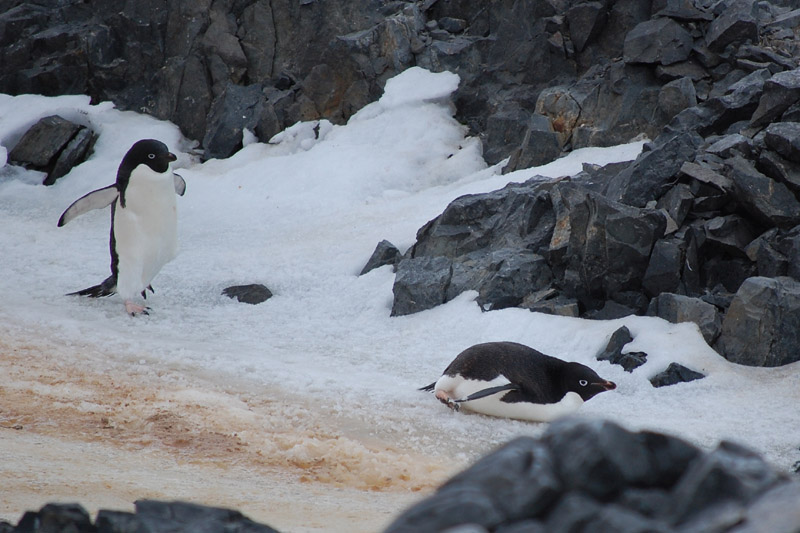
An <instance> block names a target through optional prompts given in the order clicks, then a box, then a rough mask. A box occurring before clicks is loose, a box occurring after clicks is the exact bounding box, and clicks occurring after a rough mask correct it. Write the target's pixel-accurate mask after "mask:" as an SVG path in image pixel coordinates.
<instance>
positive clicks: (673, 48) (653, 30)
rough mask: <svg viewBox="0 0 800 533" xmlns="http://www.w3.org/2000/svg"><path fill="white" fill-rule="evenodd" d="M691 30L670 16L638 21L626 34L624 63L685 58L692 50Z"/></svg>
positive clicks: (674, 61) (674, 60) (666, 63)
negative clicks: (684, 27)
mask: <svg viewBox="0 0 800 533" xmlns="http://www.w3.org/2000/svg"><path fill="white" fill-rule="evenodd" d="M692 44H693V39H692V36H691V34H690V33H689V32H688V31H686V30H685V29H683V27H682V26H681V25H680V24H678V23H677V22H675V21H674V20H672V19H671V18H666V17H665V18H655V19H651V20H647V21H644V22H641V23H639V24H638V25H637V26H636V27H635V28H633V29H632V30H631V31H630V32H629V33H628V35H626V36H625V47H624V59H625V62H626V63H660V64H662V65H671V64H672V63H678V62H679V61H684V60H686V59H687V58H688V57H689V54H690V53H691V52H692Z"/></svg>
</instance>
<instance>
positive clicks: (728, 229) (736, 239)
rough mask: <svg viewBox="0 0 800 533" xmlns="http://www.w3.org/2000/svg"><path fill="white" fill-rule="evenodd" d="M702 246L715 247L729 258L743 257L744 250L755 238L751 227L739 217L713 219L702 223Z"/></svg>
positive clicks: (730, 216) (728, 216)
mask: <svg viewBox="0 0 800 533" xmlns="http://www.w3.org/2000/svg"><path fill="white" fill-rule="evenodd" d="M702 228H703V231H704V233H705V235H704V237H705V240H704V244H705V245H706V246H716V247H718V248H720V249H721V250H723V251H724V252H725V253H727V254H728V255H730V256H736V255H744V248H745V247H746V246H747V245H748V244H750V242H751V241H752V240H753V239H755V238H756V236H757V234H756V232H755V229H754V228H753V226H752V225H751V224H750V223H749V222H747V220H745V219H744V218H742V217H740V216H739V215H726V216H721V217H715V218H712V219H711V220H707V221H705V222H703V223H702Z"/></svg>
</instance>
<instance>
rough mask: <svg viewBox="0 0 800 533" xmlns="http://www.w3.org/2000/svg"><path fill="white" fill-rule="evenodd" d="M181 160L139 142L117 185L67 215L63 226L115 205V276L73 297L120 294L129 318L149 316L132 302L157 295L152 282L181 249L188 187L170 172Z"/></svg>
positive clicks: (130, 152) (127, 158)
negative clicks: (180, 205) (181, 212)
mask: <svg viewBox="0 0 800 533" xmlns="http://www.w3.org/2000/svg"><path fill="white" fill-rule="evenodd" d="M176 159H177V158H176V157H175V155H174V154H173V153H171V152H170V151H169V150H168V149H167V146H166V145H165V144H164V143H162V142H161V141H156V140H153V139H144V140H141V141H138V142H136V143H134V145H133V146H132V147H131V149H130V150H128V153H127V154H125V157H123V158H122V162H121V163H120V165H119V169H118V170H117V181H116V183H114V184H113V185H109V186H108V187H103V188H102V189H97V190H96V191H92V192H90V193H88V194H86V195H84V196H82V197H81V198H79V199H77V200H76V201H75V202H73V204H72V205H70V206H69V207H68V208H67V210H66V211H64V213H63V214H62V215H61V218H60V219H59V220H58V226H59V227H61V226H63V225H64V224H66V223H67V222H69V221H70V220H72V219H73V218H75V217H77V216H78V215H82V214H83V213H86V212H87V211H91V210H92V209H102V208H104V207H106V206H108V205H110V206H111V243H110V248H111V275H110V276H109V277H108V278H106V279H105V280H104V281H103V282H102V283H100V284H99V285H94V286H93V287H89V288H86V289H83V290H80V291H77V292H72V293H70V294H76V295H79V296H89V297H91V298H99V297H101V296H110V295H111V294H114V293H115V292H116V293H119V295H120V296H121V297H122V298H123V300H124V301H125V311H126V312H127V313H128V314H129V315H131V316H133V315H136V314H137V313H143V314H147V311H148V309H149V308H147V307H145V306H143V305H140V304H138V303H135V302H134V301H133V300H134V298H136V296H137V295H139V294H141V295H142V297H143V298H146V293H145V291H146V290H147V289H149V290H150V292H153V287H152V286H151V285H150V282H151V281H152V280H153V278H154V277H155V276H156V274H158V272H159V270H161V267H163V266H164V265H165V264H167V263H168V262H169V261H171V260H172V259H173V258H174V257H175V254H176V252H177V248H178V239H177V234H178V230H177V228H178V218H177V205H176V202H175V194H176V193H177V194H179V195H180V196H183V194H184V192H186V182H185V181H184V180H183V178H181V177H180V176H178V175H177V174H173V173H172V171H171V170H170V169H169V164H170V163H171V162H173V161H175V160H176Z"/></svg>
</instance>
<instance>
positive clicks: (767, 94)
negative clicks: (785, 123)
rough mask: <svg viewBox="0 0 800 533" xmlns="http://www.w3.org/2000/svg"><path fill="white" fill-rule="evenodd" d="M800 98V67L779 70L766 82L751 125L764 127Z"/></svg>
mask: <svg viewBox="0 0 800 533" xmlns="http://www.w3.org/2000/svg"><path fill="white" fill-rule="evenodd" d="M799 99H800V68H799V69H794V70H789V71H787V72H779V73H777V74H775V75H774V76H772V77H771V78H770V79H768V80H767V81H765V82H764V93H763V94H762V95H761V99H760V100H759V102H758V108H756V110H755V111H754V112H753V116H752V117H751V118H750V126H751V127H754V128H760V127H764V126H766V125H768V124H770V123H772V122H774V121H775V120H777V119H778V118H779V117H780V116H781V115H782V114H783V113H784V112H785V111H786V110H787V109H789V107H791V106H792V105H793V104H795V103H796V102H797V101H798V100H799Z"/></svg>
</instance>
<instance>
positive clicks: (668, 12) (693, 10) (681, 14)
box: [655, 0, 714, 22]
mask: <svg viewBox="0 0 800 533" xmlns="http://www.w3.org/2000/svg"><path fill="white" fill-rule="evenodd" d="M663 4H666V5H664V7H663V8H661V9H660V10H659V11H657V12H656V13H655V16H658V17H669V18H672V19H676V20H684V21H698V22H702V21H706V22H707V21H710V20H713V19H714V15H712V14H711V13H709V12H708V11H706V10H705V9H703V8H702V7H699V6H697V4H696V3H695V2H694V1H693V0H667V1H666V2H664V3H663ZM663 4H662V5H663Z"/></svg>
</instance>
